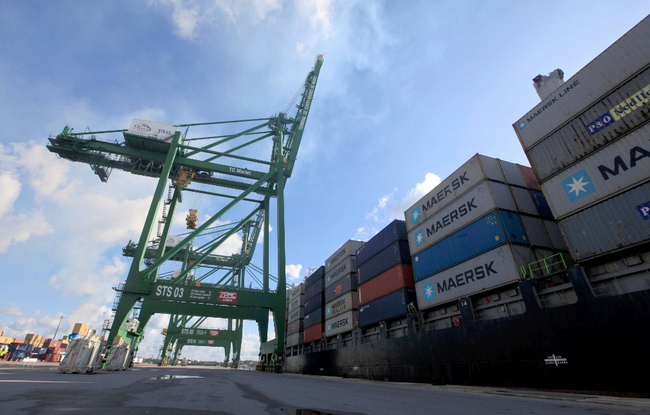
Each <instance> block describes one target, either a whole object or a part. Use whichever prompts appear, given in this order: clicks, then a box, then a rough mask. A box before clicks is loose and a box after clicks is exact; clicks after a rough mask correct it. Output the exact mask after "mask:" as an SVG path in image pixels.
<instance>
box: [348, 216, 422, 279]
mask: <svg viewBox="0 0 650 415" xmlns="http://www.w3.org/2000/svg"><path fill="white" fill-rule="evenodd" d="M402 223H403V222H402ZM366 246H368V244H366ZM410 263H411V250H410V249H409V243H408V241H406V240H403V239H399V240H396V241H394V242H393V243H391V244H390V245H388V246H387V247H386V248H384V249H382V250H381V251H380V252H379V253H378V254H376V255H373V257H372V258H370V259H369V260H368V261H366V262H364V263H363V264H361V265H360V266H357V274H358V275H359V285H361V284H363V283H365V282H368V281H369V280H371V279H373V278H375V277H376V276H377V275H379V274H381V273H382V272H384V271H387V270H389V269H391V268H393V267H394V266H396V265H399V264H410Z"/></svg>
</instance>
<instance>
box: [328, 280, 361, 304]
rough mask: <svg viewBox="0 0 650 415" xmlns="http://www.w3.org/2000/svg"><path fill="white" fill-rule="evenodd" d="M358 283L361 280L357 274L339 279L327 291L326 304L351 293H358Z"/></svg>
mask: <svg viewBox="0 0 650 415" xmlns="http://www.w3.org/2000/svg"><path fill="white" fill-rule="evenodd" d="M358 282H359V279H358V277H357V274H356V273H349V274H347V275H346V276H344V277H343V278H340V279H338V280H337V281H336V282H335V283H334V284H332V285H330V286H329V287H327V288H326V289H325V303H329V302H330V301H333V300H334V299H335V298H337V297H340V296H342V295H343V294H346V293H349V292H350V291H356V289H357V285H358Z"/></svg>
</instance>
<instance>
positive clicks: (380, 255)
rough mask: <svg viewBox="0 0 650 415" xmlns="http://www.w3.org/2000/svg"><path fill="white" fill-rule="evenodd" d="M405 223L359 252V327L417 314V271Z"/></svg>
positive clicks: (384, 232)
mask: <svg viewBox="0 0 650 415" xmlns="http://www.w3.org/2000/svg"><path fill="white" fill-rule="evenodd" d="M406 238H407V233H406V224H405V223H404V221H401V220H395V221H393V222H391V223H390V224H389V225H388V226H386V227H385V228H384V229H382V230H381V231H379V233H377V235H375V236H374V237H373V238H372V239H370V240H369V241H368V242H367V243H366V244H365V246H363V248H361V249H359V250H358V251H357V268H358V273H359V326H360V327H367V326H371V325H373V324H377V323H378V322H380V321H389V320H393V319H397V318H400V317H403V316H405V315H406V314H407V313H408V308H409V305H412V306H413V308H412V310H413V311H415V308H416V307H415V302H416V300H415V293H414V290H413V284H414V282H413V267H412V266H411V254H410V251H409V246H408V241H407V239H406Z"/></svg>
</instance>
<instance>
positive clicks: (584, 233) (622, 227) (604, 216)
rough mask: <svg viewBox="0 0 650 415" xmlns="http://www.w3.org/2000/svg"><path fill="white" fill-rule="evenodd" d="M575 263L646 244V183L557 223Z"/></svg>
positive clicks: (649, 219)
mask: <svg viewBox="0 0 650 415" xmlns="http://www.w3.org/2000/svg"><path fill="white" fill-rule="evenodd" d="M560 229H561V230H562V233H563V234H564V238H565V240H566V242H567V245H568V247H569V252H571V255H572V256H573V258H574V259H575V260H576V261H577V262H581V261H584V260H588V259H593V258H596V257H598V256H601V255H605V254H608V253H611V252H614V251H618V250H622V249H626V248H631V247H634V246H636V245H640V244H643V243H647V242H649V241H650V183H645V184H643V185H641V186H638V187H635V188H634V189H631V190H629V191H627V192H625V193H623V194H620V195H618V196H615V197H613V198H611V199H608V200H606V201H604V202H602V203H599V204H597V205H595V206H592V207H590V208H588V209H585V210H583V211H580V212H578V213H576V214H575V215H571V216H569V217H567V218H565V219H563V220H561V221H560Z"/></svg>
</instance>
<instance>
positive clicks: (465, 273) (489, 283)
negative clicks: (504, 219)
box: [415, 245, 539, 310]
mask: <svg viewBox="0 0 650 415" xmlns="http://www.w3.org/2000/svg"><path fill="white" fill-rule="evenodd" d="M538 259H539V258H536V256H535V253H534V251H533V250H532V249H531V248H528V247H524V246H516V245H502V246H500V247H498V248H495V249H493V250H491V251H488V252H486V253H484V254H481V255H479V256H476V257H474V258H472V259H470V260H468V261H465V262H463V263H461V264H459V265H456V266H454V267H452V268H449V269H447V270H445V271H442V272H440V273H438V274H435V275H432V276H431V277H429V278H425V279H424V280H422V281H419V282H416V283H415V291H416V293H417V297H418V305H419V307H420V309H421V310H424V309H427V308H429V307H433V306H435V305H438V304H442V303H445V302H448V301H451V300H454V299H458V298H461V297H465V296H468V295H472V294H475V293H478V292H481V291H484V290H487V289H491V288H495V287H499V286H501V285H505V284H509V283H511V282H514V281H518V280H519V279H520V277H521V276H522V273H521V270H520V267H521V266H524V267H526V266H528V264H530V263H531V262H535V261H537V260H538Z"/></svg>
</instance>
